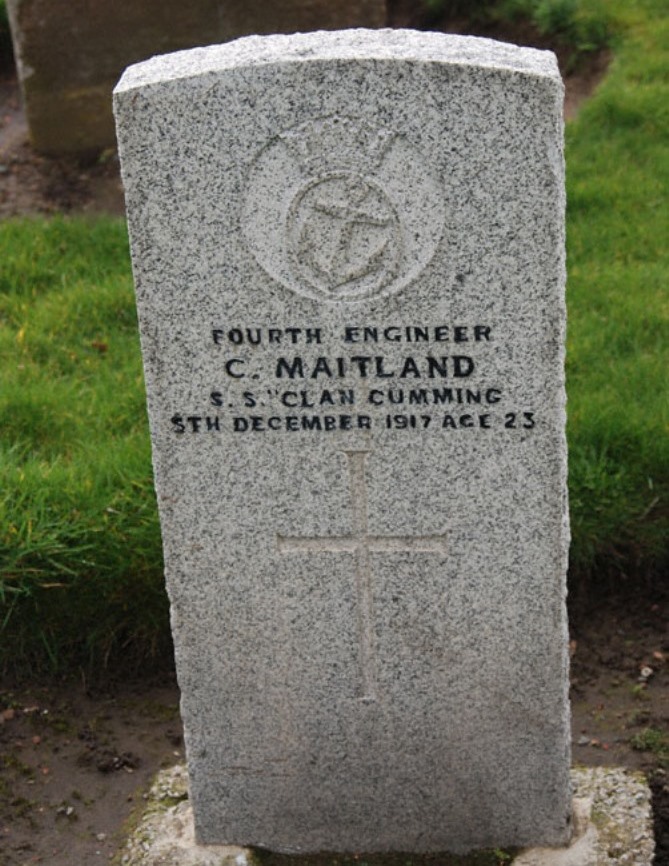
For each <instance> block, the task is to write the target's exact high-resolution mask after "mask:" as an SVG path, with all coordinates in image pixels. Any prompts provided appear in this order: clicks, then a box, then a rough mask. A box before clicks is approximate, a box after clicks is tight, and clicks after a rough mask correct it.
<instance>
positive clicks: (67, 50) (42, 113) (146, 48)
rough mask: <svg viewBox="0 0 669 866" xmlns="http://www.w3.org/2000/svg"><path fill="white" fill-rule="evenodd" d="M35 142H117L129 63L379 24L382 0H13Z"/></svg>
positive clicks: (61, 149)
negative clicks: (118, 103) (118, 105)
mask: <svg viewBox="0 0 669 866" xmlns="http://www.w3.org/2000/svg"><path fill="white" fill-rule="evenodd" d="M7 5H8V9H9V17H10V23H11V28H12V37H13V40H14V47H15V54H16V59H17V66H18V73H19V80H20V83H21V90H22V93H23V100H24V105H25V110H26V115H27V119H28V125H29V128H30V136H31V140H32V143H33V145H34V147H35V148H36V149H37V150H39V151H40V152H42V153H46V154H62V153H81V154H86V153H93V152H95V151H99V150H102V149H103V148H105V147H110V146H113V145H114V144H115V137H114V122H113V117H112V108H111V93H112V89H113V87H114V85H115V84H116V82H117V81H118V79H119V76H120V75H121V72H122V71H123V70H124V69H125V67H126V66H128V65H129V64H131V63H135V62H136V61H138V60H144V59H145V58H147V57H151V56H153V55H154V54H164V53H166V52H168V51H177V50H179V49H182V48H191V47H194V46H197V45H211V44H212V43H215V42H225V41H227V40H229V39H235V38H236V37H238V36H244V35H246V34H249V33H293V32H296V31H306V30H319V29H323V30H332V29H338V28H342V27H380V26H382V25H383V24H384V23H385V18H386V8H385V0H337V2H332V0H272V2H270V3H267V2H265V0H188V2H183V0H114V2H109V0H7Z"/></svg>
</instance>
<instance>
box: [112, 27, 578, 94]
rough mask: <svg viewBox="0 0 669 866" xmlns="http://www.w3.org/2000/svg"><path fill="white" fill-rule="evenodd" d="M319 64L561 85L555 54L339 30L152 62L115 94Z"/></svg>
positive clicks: (475, 40)
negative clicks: (437, 66) (490, 75)
mask: <svg viewBox="0 0 669 866" xmlns="http://www.w3.org/2000/svg"><path fill="white" fill-rule="evenodd" d="M317 60H408V61H418V62H424V63H443V64H447V65H449V64H450V65H458V66H477V67H484V68H490V69H497V70H504V71H509V72H517V73H524V74H529V75H534V76H538V77H542V78H551V79H556V80H558V81H560V80H561V79H560V73H559V71H558V66H557V60H556V58H555V55H554V54H553V52H552V51H540V50H538V49H536V48H526V47H520V46H517V45H512V44H511V43H507V42H497V41H495V40H493V39H482V38H479V37H476V36H457V35H453V34H446V33H423V32H419V31H416V30H391V29H384V30H364V29H357V30H336V31H318V32H314V33H295V34H291V35H283V34H276V35H271V36H245V37H243V38H241V39H235V40H234V41H232V42H226V43H224V44H222V45H210V46H208V47H206V48H192V49H189V50H187V51H176V52H174V53H172V54H163V55H160V56H158V57H152V58H150V59H149V60H145V61H143V62H142V63H136V64H134V65H132V66H129V67H128V68H127V69H126V70H125V72H124V73H123V75H122V77H121V79H120V81H119V82H118V84H117V86H116V88H115V91H114V92H115V93H117V94H120V93H122V92H124V91H128V90H134V89H137V88H140V87H145V86H147V85H151V84H157V83H159V82H165V81H173V80H178V79H184V78H191V77H193V76H198V75H203V74H207V73H214V72H218V71H222V70H225V69H232V68H235V67H244V66H247V67H248V66H264V65H271V64H274V63H290V62H304V61H317Z"/></svg>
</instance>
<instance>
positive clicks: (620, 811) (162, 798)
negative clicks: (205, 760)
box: [114, 765, 655, 866]
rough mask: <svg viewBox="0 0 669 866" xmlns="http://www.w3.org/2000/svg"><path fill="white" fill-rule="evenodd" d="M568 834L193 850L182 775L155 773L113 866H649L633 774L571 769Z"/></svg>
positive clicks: (640, 792) (645, 811) (641, 786)
mask: <svg viewBox="0 0 669 866" xmlns="http://www.w3.org/2000/svg"><path fill="white" fill-rule="evenodd" d="M571 779H572V784H573V788H574V816H573V818H574V836H573V838H572V841H571V844H570V845H569V846H568V847H567V848H531V849H530V848H528V849H526V850H524V851H521V852H519V853H517V854H515V855H511V854H509V853H505V852H503V851H494V852H493V851H490V852H476V853H472V854H469V855H466V856H455V855H450V854H443V855H442V854H430V855H425V856H423V855H421V856H415V855H412V854H401V855H396V854H374V855H369V856H363V857H361V856H360V855H355V856H350V857H344V856H341V855H324V854H319V855H314V856H299V857H298V856H289V855H285V854H281V855H279V854H273V853H270V852H260V851H258V852H256V851H253V850H251V849H249V848H237V847H233V846H224V845H197V844H196V842H195V836H194V831H193V813H192V810H191V807H190V803H189V801H188V773H187V770H186V767H185V766H183V765H179V766H176V767H172V768H171V769H169V770H163V771H161V772H160V773H159V774H158V776H157V777H156V779H155V781H154V783H153V785H152V786H151V789H150V791H149V794H148V798H147V801H146V806H145V809H144V811H143V813H142V814H141V815H140V816H138V820H137V821H136V822H133V823H134V829H132V831H131V832H130V834H129V836H128V839H127V841H126V844H125V845H124V847H123V849H122V851H121V852H120V853H119V854H118V855H117V857H116V858H115V860H114V864H115V866H348V864H351V866H353V864H357V866H614V864H617V866H621V864H629V866H651V863H652V861H653V854H654V850H655V842H654V837H653V820H652V810H651V794H650V790H649V788H648V785H647V783H646V780H645V779H644V777H643V775H642V774H640V773H632V772H628V771H626V770H623V769H617V768H613V769H612V768H609V767H580V768H576V769H574V770H572V773H571Z"/></svg>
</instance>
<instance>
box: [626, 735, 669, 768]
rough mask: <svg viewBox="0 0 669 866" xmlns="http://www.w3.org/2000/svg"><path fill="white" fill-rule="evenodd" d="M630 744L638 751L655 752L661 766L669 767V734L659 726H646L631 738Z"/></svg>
mask: <svg viewBox="0 0 669 866" xmlns="http://www.w3.org/2000/svg"><path fill="white" fill-rule="evenodd" d="M630 745H631V746H632V748H633V749H636V750H637V751H638V752H650V753H651V754H653V755H654V756H655V757H656V759H657V762H658V765H659V766H660V767H669V734H667V733H666V731H662V730H660V729H659V728H644V729H643V731H639V733H638V734H634V736H633V737H631V738H630Z"/></svg>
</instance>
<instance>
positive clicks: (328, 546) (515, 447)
mask: <svg viewBox="0 0 669 866" xmlns="http://www.w3.org/2000/svg"><path fill="white" fill-rule="evenodd" d="M562 90H563V88H562V83H561V81H560V77H559V74H558V71H557V65H556V62H555V58H554V56H553V55H552V54H550V53H548V52H542V51H536V50H534V49H522V48H516V47H514V46H510V45H503V44H501V43H495V42H491V41H489V40H479V39H471V38H469V39H468V38H463V37H448V36H444V35H440V34H434V33H433V34H426V33H424V34H419V33H412V32H408V31H380V32H373V31H346V32H343V33H339V32H338V33H331V34H327V33H320V34H305V35H302V36H291V37H286V36H273V37H265V38H262V37H249V38H247V39H241V40H238V41H236V42H234V43H229V44H228V45H223V46H217V47H212V48H207V49H197V50H194V51H187V52H181V53H179V54H175V55H171V56H167V57H162V58H155V59H153V60H151V61H148V62H146V63H143V64H139V65H138V66H136V67H133V68H131V69H129V70H128V71H127V72H126V73H125V75H124V77H123V79H122V80H121V82H120V83H119V85H118V87H117V89H116V97H115V98H116V112H117V122H118V130H119V145H120V155H121V162H122V170H123V179H124V183H125V187H126V200H127V212H128V219H129V228H130V235H131V245H132V255H133V267H134V273H135V280H136V287H137V302H138V309H139V315H140V324H141V332H142V351H143V357H144V364H145V372H146V382H147V392H148V404H149V415H150V420H151V433H152V442H153V455H154V467H155V477H156V489H157V495H158V503H159V507H160V512H161V523H162V531H163V540H164V548H165V561H166V574H167V584H168V590H169V594H170V600H171V605H172V623H173V629H174V636H175V647H176V660H177V668H178V675H179V682H180V686H181V690H182V713H183V717H184V725H185V732H186V746H187V754H188V761H189V775H190V781H191V794H192V799H193V809H194V817H195V828H196V832H197V834H198V839H199V841H200V842H204V843H212V844H216V843H226V844H240V845H249V844H250V845H258V846H264V847H268V848H274V849H278V850H284V851H319V850H330V851H393V850H394V851H414V852H420V851H443V850H452V851H456V852H460V851H465V850H468V849H471V848H484V847H492V846H505V845H509V846H512V845H530V844H547V845H560V844H563V843H565V842H566V841H567V839H568V837H569V816H570V804H571V798H570V791H569V778H568V770H569V717H568V716H569V714H568V706H567V687H568V682H567V627H566V615H565V571H566V560H567V545H568V527H567V509H566V447H565V436H564V420H565V413H564V387H563V351H564V345H563V340H564V300H563V294H564V178H563V160H562Z"/></svg>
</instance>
